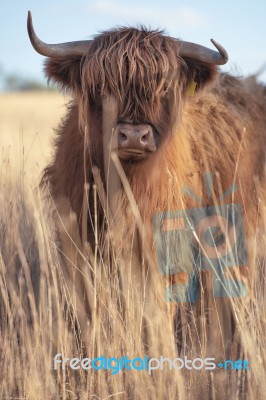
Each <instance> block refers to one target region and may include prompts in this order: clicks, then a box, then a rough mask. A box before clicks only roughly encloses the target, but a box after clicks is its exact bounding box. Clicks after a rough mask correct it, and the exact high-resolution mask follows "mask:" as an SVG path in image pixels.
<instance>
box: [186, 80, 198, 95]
mask: <svg viewBox="0 0 266 400" xmlns="http://www.w3.org/2000/svg"><path fill="white" fill-rule="evenodd" d="M196 87H197V82H195V81H192V82H191V84H190V85H189V87H188V91H187V95H188V96H193V95H194V93H195V90H196Z"/></svg>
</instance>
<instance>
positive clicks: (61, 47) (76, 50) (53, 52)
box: [27, 11, 91, 57]
mask: <svg viewBox="0 0 266 400" xmlns="http://www.w3.org/2000/svg"><path fill="white" fill-rule="evenodd" d="M27 28H28V34H29V38H30V41H31V44H32V46H33V47H34V49H35V50H36V51H37V52H38V53H40V54H41V55H43V56H46V57H63V56H64V57H66V56H83V55H84V54H85V52H86V51H87V50H88V48H89V46H90V43H91V40H83V41H77V42H68V43H58V44H48V43H44V42H42V41H41V40H40V39H39V38H38V36H37V35H36V33H35V31H34V28H33V25H32V17H31V12H30V11H28V21H27Z"/></svg>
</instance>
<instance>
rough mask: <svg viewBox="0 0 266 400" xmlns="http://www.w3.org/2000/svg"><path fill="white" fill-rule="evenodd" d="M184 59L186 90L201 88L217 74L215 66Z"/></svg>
mask: <svg viewBox="0 0 266 400" xmlns="http://www.w3.org/2000/svg"><path fill="white" fill-rule="evenodd" d="M185 61H186V68H185V69H186V71H185V74H186V77H187V88H186V89H187V91H188V92H191V91H193V90H194V91H198V90H201V89H202V88H203V87H204V86H205V85H207V84H210V83H212V82H213V81H214V80H215V78H216V76H217V66H216V65H213V64H207V63H202V62H199V61H195V60H192V59H187V60H185Z"/></svg>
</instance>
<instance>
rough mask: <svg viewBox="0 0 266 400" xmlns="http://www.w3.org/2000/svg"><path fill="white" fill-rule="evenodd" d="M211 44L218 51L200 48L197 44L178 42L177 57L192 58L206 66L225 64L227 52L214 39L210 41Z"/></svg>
mask: <svg viewBox="0 0 266 400" xmlns="http://www.w3.org/2000/svg"><path fill="white" fill-rule="evenodd" d="M211 42H212V43H213V44H214V46H215V47H216V49H217V50H218V51H214V50H211V49H208V48H207V47H204V46H200V45H199V44H195V43H190V42H183V41H180V42H179V43H180V47H179V56H180V57H190V58H194V59H196V60H199V61H202V62H205V63H208V64H216V65H224V64H226V63H227V61H228V54H227V51H226V50H225V49H224V48H223V46H221V45H220V44H219V43H217V42H216V41H215V40H214V39H211Z"/></svg>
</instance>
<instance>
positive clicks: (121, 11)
mask: <svg viewBox="0 0 266 400" xmlns="http://www.w3.org/2000/svg"><path fill="white" fill-rule="evenodd" d="M28 10H31V11H32V15H33V22H34V26H35V29H36V32H37V34H38V35H39V37H40V38H41V39H42V40H44V41H46V42H48V43H49V42H63V41H71V40H80V39H86V38H91V37H92V36H93V35H94V34H96V33H97V32H98V31H99V30H104V29H107V28H111V27H113V26H117V25H136V24H145V25H147V26H150V27H152V28H157V27H159V28H165V30H166V32H168V33H169V34H170V35H171V36H174V37H178V38H182V39H184V40H187V41H193V42H196V43H199V44H202V45H204V46H210V47H212V45H211V43H210V38H214V39H215V40H216V41H218V42H220V43H221V44H222V45H223V46H224V47H225V48H226V50H227V51H228V53H229V59H230V62H229V63H228V64H227V65H226V66H225V67H223V70H225V71H237V72H238V73H240V74H245V75H246V74H251V73H254V72H256V71H257V70H258V69H259V68H260V67H261V66H262V65H263V64H264V63H266V46H265V39H266V21H265V20H266V1H262V0H253V1H245V0H242V1H241V0H235V1H234V0H231V1H229V0H224V1H219V2H218V1H216V2H215V1H211V0H202V1H199V0H186V1H185V0H180V1H178V0H176V1H173V0H153V1H146V2H145V3H143V2H142V1H139V0H135V1H134V2H133V1H131V2H130V1H125V0H124V1H123V0H45V1H42V2H41V1H36V0H28V1H21V0H8V1H7V0H2V2H1V5H0V37H1V41H0V46H1V47H0V50H1V51H0V67H2V69H3V70H4V71H5V72H8V73H11V72H14V73H21V74H23V76H25V77H32V78H37V79H40V80H41V79H42V80H43V81H44V78H43V74H42V63H43V57H42V56H40V55H38V54H37V53H36V52H35V51H34V50H33V48H32V47H31V45H30V42H29V40H28V36H27V30H26V18H27V11H28ZM261 79H262V80H264V81H265V82H266V70H265V72H264V73H263V74H262V75H261Z"/></svg>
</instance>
